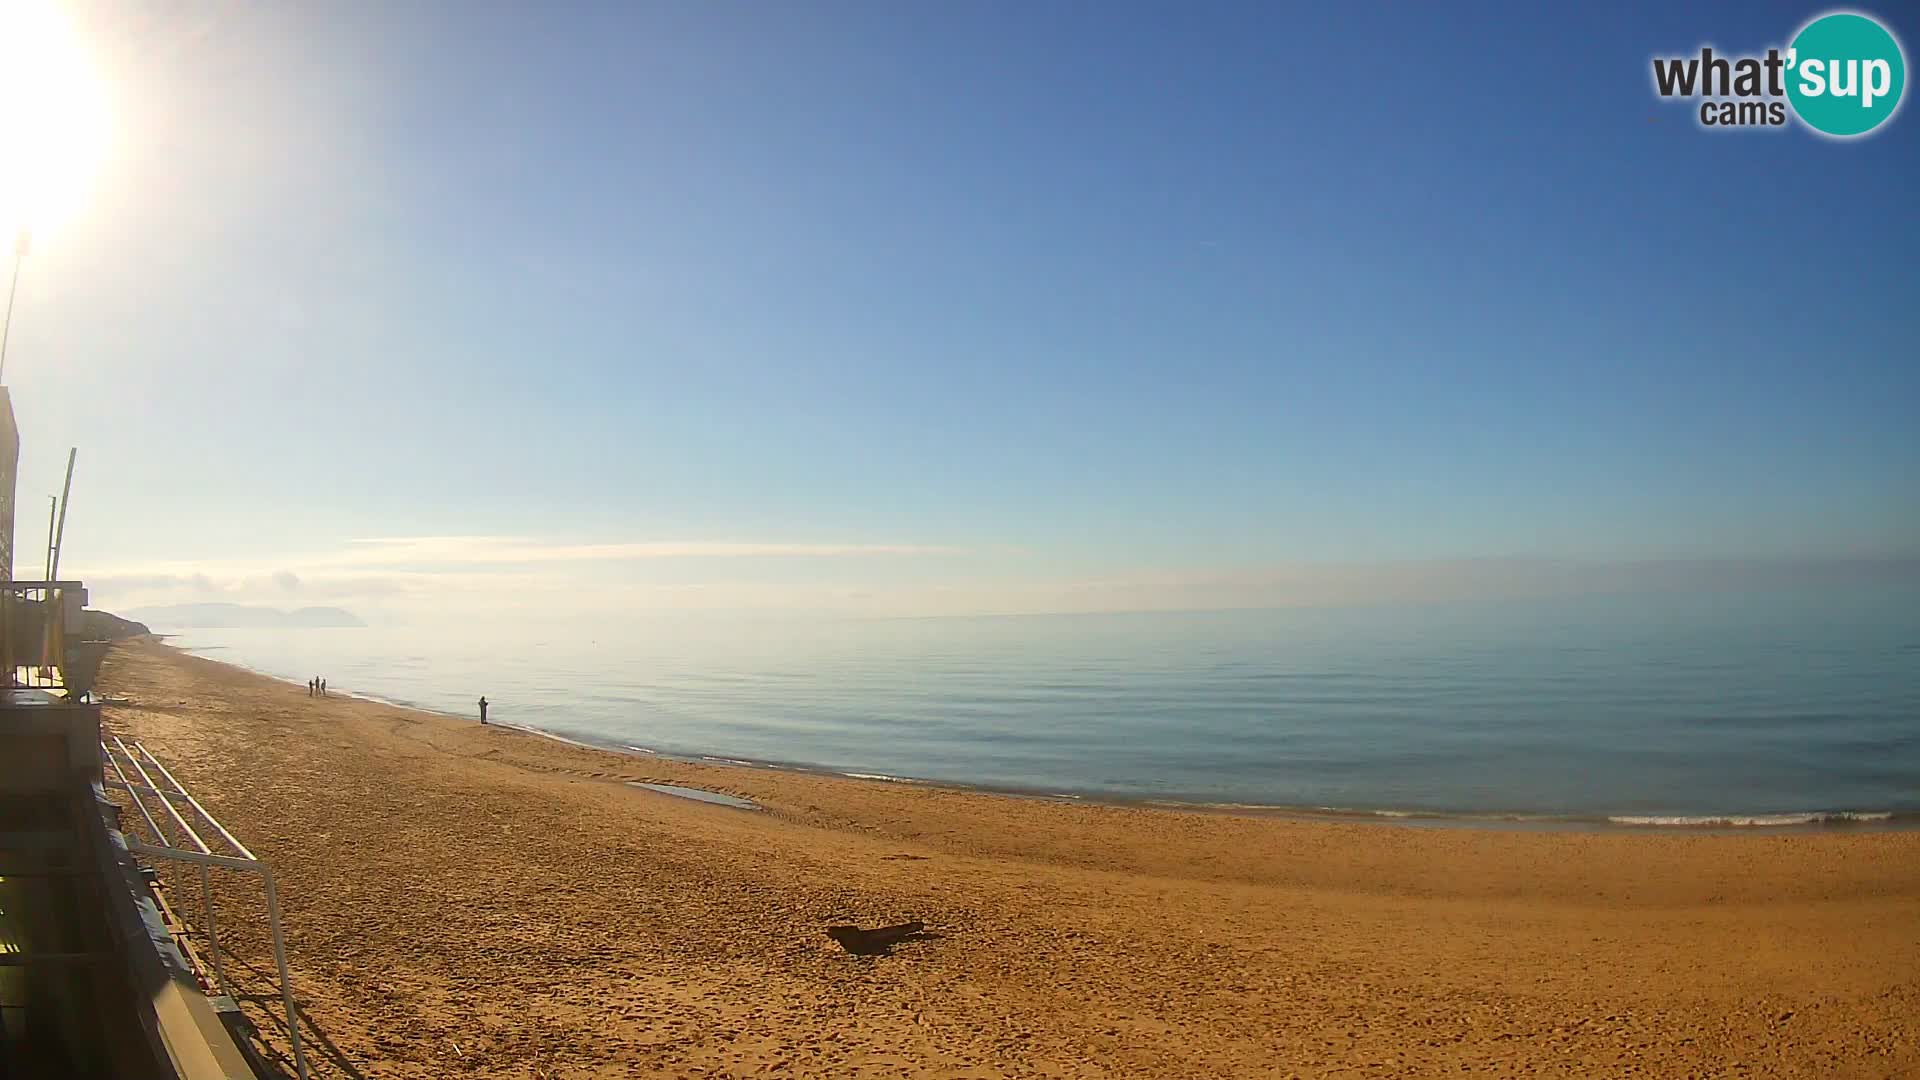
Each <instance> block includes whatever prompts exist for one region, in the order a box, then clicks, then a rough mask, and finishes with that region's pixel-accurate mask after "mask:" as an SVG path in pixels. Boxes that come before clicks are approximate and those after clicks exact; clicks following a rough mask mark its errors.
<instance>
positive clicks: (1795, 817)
mask: <svg viewBox="0 0 1920 1080" xmlns="http://www.w3.org/2000/svg"><path fill="white" fill-rule="evenodd" d="M1892 818H1893V813H1892V811H1888V810H1826V811H1811V812H1808V813H1804V814H1701V815H1697V816H1690V815H1685V814H1673V815H1664V814H1650V815H1644V816H1639V815H1618V816H1614V817H1609V818H1608V819H1607V820H1608V821H1609V822H1612V823H1613V824H1615V825H1655V826H1669V827H1671V826H1685V825H1718V826H1733V827H1737V828H1746V827H1749V826H1757V827H1766V826H1781V825H1823V824H1831V823H1838V822H1858V821H1889V820H1892Z"/></svg>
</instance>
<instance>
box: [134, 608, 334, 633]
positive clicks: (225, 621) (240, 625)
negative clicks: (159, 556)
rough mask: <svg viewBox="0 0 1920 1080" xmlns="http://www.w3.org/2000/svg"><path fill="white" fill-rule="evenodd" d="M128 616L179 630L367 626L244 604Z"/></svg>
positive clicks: (326, 611) (315, 611) (313, 612)
mask: <svg viewBox="0 0 1920 1080" xmlns="http://www.w3.org/2000/svg"><path fill="white" fill-rule="evenodd" d="M127 614H128V616H129V617H130V618H134V619H138V620H139V621H141V622H143V623H146V624H147V625H149V626H162V627H167V628H170V629H180V630H215V629H252V628H255V627H297V628H312V627H338V626H365V625H367V624H366V623H364V622H362V621H361V620H360V617H359V616H358V615H355V614H354V613H353V612H351V611H347V610H344V609H342V608H336V607H303V608H297V609H295V610H293V611H281V610H280V609H279V608H268V607H249V606H247V605H245V604H169V605H166V606H163V607H149V608H140V609H139V610H137V611H130V612H128V613H127Z"/></svg>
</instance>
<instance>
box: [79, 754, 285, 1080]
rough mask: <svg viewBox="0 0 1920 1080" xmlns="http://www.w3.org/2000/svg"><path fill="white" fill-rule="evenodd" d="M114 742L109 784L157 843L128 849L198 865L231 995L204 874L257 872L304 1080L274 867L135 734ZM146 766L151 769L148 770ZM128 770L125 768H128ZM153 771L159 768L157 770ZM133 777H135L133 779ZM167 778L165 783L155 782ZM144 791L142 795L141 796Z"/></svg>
mask: <svg viewBox="0 0 1920 1080" xmlns="http://www.w3.org/2000/svg"><path fill="white" fill-rule="evenodd" d="M111 739H112V745H111V746H109V745H108V744H107V743H106V742H104V741H103V742H102V743H101V744H100V756H101V758H102V761H103V763H104V764H105V766H106V768H105V770H104V771H105V772H106V773H108V774H110V775H108V776H106V777H105V779H104V781H103V782H104V783H105V785H106V786H107V787H110V788H114V789H116V790H119V791H124V792H126V793H127V797H128V798H129V800H130V801H132V803H133V806H134V809H136V810H138V811H139V812H140V817H141V818H142V819H143V820H144V821H145V822H146V825H147V830H148V831H149V833H150V834H151V835H152V836H153V837H154V839H155V841H156V842H155V843H147V842H145V841H139V840H132V839H129V840H128V843H127V849H128V850H129V851H132V852H133V853H134V854H136V855H145V856H147V857H149V858H155V859H171V860H173V861H175V862H183V863H188V864H191V865H194V866H196V867H198V869H199V871H200V903H201V909H202V911H204V912H205V915H206V928H207V954H208V956H209V958H210V959H211V960H212V962H213V976H214V979H215V981H216V982H218V983H219V986H220V992H221V993H222V994H225V995H226V996H227V997H229V998H234V1000H235V1001H238V1000H239V999H238V998H237V997H235V995H234V993H233V989H232V987H231V985H230V984H229V983H228V982H227V973H226V968H225V966H224V965H222V964H221V962H220V931H219V928H218V927H217V925H216V924H215V922H214V917H213V889H212V885H211V883H210V881H209V880H208V878H209V875H208V869H209V868H210V867H221V868H224V869H228V870H239V871H243V872H246V873H251V874H258V875H260V885H261V889H262V891H264V892H265V893H266V896H267V927H268V929H269V930H270V931H271V932H272V934H273V963H274V966H275V967H276V968H278V969H279V973H280V1001H281V1004H283V1005H285V1006H286V1010H287V1041H288V1043H289V1044H290V1045H291V1047H292V1049H293V1067H294V1070H295V1072H297V1073H298V1074H299V1076H300V1080H307V1058H306V1054H305V1053H304V1051H303V1050H302V1049H301V1046H300V1017H299V1014H298V1011H297V1010H296V1009H295V1008H294V1004H293V983H292V982H291V981H290V980H289V979H288V977H287V943H286V938H285V936H284V935H283V934H282V933H281V931H280V895H279V892H278V890H276V889H275V888H274V884H273V871H272V869H270V868H269V867H268V866H267V864H266V863H264V862H261V861H260V860H259V859H257V858H255V857H254V854H253V852H251V851H248V850H247V847H246V845H245V844H242V843H241V842H240V841H238V840H236V839H234V837H233V834H232V833H230V832H228V831H227V827H226V826H224V825H222V824H220V822H219V820H218V819H217V818H215V817H214V816H213V815H212V814H210V813H208V812H207V808H206V807H204V806H201V805H200V800H198V799H196V798H194V797H193V796H192V795H191V794H190V793H188V791H187V789H186V786H185V785H183V784H182V783H180V781H179V780H177V779H175V778H174V775H173V773H171V772H169V771H168V770H167V767H166V766H165V765H162V764H160V761H159V759H158V758H155V757H154V756H153V754H152V753H150V752H149V751H148V750H147V748H146V747H145V746H142V745H141V744H140V743H139V742H138V741H137V740H136V741H135V742H134V744H133V746H132V747H131V748H129V747H128V746H127V744H126V743H125V742H124V741H122V740H121V738H120V737H119V736H118V735H114V736H111ZM149 766H151V768H152V770H153V771H152V772H149V771H148V768H149ZM129 769H131V770H132V772H131V773H129V772H128V770H129ZM156 774H158V775H157V776H156ZM134 777H138V778H139V781H138V782H137V783H136V782H135V780H134ZM160 780H164V781H166V783H165V785H164V786H163V785H162V784H160V783H159V781H160ZM143 796H144V797H143ZM148 798H151V799H153V800H155V801H156V802H157V803H158V809H159V810H160V815H159V817H155V816H154V809H155V808H153V807H149V806H148V805H147V799H148ZM176 799H177V800H179V802H180V804H181V806H184V807H185V808H186V809H187V810H188V811H190V815H189V814H185V813H182V812H181V806H176V805H174V801H175V800H176ZM189 816H191V817H192V818H193V819H194V820H198V821H200V822H201V823H202V824H203V825H204V826H205V827H206V828H207V830H208V831H209V832H211V833H212V834H213V835H214V836H215V838H216V839H217V840H218V841H219V842H220V843H222V844H224V845H225V852H224V853H223V852H222V851H217V850H215V849H214V847H212V846H210V845H209V844H208V843H207V841H206V839H205V838H204V837H203V836H202V835H201V834H200V831H199V830H197V829H195V828H194V827H193V823H192V821H190V820H189ZM162 821H171V822H172V823H173V827H174V830H175V831H177V832H178V833H179V835H180V838H181V840H182V841H184V845H176V844H175V843H174V841H173V839H172V838H171V837H170V836H169V835H168V833H167V830H166V829H164V828H162V827H161V822H162Z"/></svg>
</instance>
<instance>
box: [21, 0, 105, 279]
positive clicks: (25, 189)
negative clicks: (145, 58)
mask: <svg viewBox="0 0 1920 1080" xmlns="http://www.w3.org/2000/svg"><path fill="white" fill-rule="evenodd" d="M111 134H112V122H111V114H110V111H109V108H108V100H107V92H106V86H105V84H104V82H103V81H102V79H101V78H100V75H99V72H98V70H97V69H96V67H95V65H94V62H93V57H92V56H91V55H90V54H89V51H88V49H87V48H86V44H85V42H84V41H83V40H82V38H81V36H80V34H79V33H78V31H77V30H76V29H75V27H74V25H73V21H72V20H71V18H69V17H68V15H67V12H66V11H64V10H63V9H62V8H61V7H60V6H59V5H58V4H56V3H54V2H53V0H0V237H4V238H11V236H12V234H13V233H14V231H15V230H16V229H29V230H33V231H34V232H36V233H39V234H42V235H44V234H45V233H48V232H51V231H53V230H56V229H58V228H59V227H60V226H61V225H62V224H64V223H65V222H67V221H68V220H70V219H71V218H72V217H73V216H74V215H75V214H77V213H78V212H79V211H80V210H81V209H82V207H84V206H85V204H86V202H87V199H88V196H89V195H90V194H91V192H92V189H93V184H94V181H95V179H96V177H97V176H98V175H99V172H100V167H101V164H102V162H103V161H104V160H105V158H106V155H107V150H108V146H109V143H110V137H111ZM0 246H5V244H4V242H0Z"/></svg>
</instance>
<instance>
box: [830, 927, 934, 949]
mask: <svg viewBox="0 0 1920 1080" xmlns="http://www.w3.org/2000/svg"><path fill="white" fill-rule="evenodd" d="M923 929H925V927H923V926H922V925H921V924H919V923H917V922H910V923H900V924H898V925H897V926H882V927H879V928H878V929H875V930H862V929H860V928H859V927H857V926H829V927H827V936H828V937H830V938H832V939H833V940H835V941H837V942H839V943H840V947H841V948H843V949H845V950H847V951H848V952H850V953H855V954H857V955H860V956H878V955H880V954H883V953H885V952H886V951H887V950H888V949H891V948H893V946H894V945H895V944H897V943H899V942H901V941H904V940H906V939H907V938H910V937H913V936H914V935H915V934H918V933H920V932H921V931H922V930H923Z"/></svg>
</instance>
